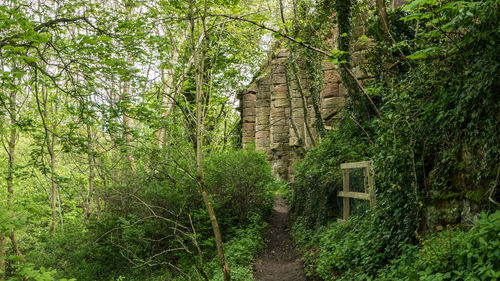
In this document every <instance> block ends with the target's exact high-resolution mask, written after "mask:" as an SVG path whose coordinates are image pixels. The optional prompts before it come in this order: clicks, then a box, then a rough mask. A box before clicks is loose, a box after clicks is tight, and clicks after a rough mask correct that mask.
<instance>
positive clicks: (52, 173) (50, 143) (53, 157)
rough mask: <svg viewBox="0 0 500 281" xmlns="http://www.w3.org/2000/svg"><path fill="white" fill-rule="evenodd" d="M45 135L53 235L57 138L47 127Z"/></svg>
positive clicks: (45, 108)
mask: <svg viewBox="0 0 500 281" xmlns="http://www.w3.org/2000/svg"><path fill="white" fill-rule="evenodd" d="M47 97H48V93H47V90H46V89H44V88H43V118H44V119H45V122H47V120H48V108H47V99H48V98H47ZM45 131H46V132H45V133H46V135H47V139H46V143H47V151H48V152H49V157H50V162H49V167H50V209H51V217H52V221H51V224H50V233H51V234H52V235H53V234H54V233H56V230H57V183H56V178H55V170H56V155H55V152H54V143H55V140H56V137H55V135H54V133H53V132H49V131H48V129H47V127H45Z"/></svg>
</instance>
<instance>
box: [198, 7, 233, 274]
mask: <svg viewBox="0 0 500 281" xmlns="http://www.w3.org/2000/svg"><path fill="white" fill-rule="evenodd" d="M193 6H194V3H193V0H190V1H189V14H190V25H191V39H192V42H191V43H192V48H193V57H194V66H195V85H196V151H195V152H196V178H197V181H198V185H199V187H200V192H201V196H202V198H203V202H204V204H205V208H206V209H207V212H208V215H209V217H210V222H211V224H212V230H213V233H214V237H215V244H216V247H217V254H218V256H219V263H220V266H221V269H222V274H223V276H224V281H230V280H231V271H230V268H229V264H228V263H227V261H226V258H225V257H224V248H223V244H222V235H221V232H220V229H219V224H218V222H217V217H216V216H215V211H214V208H213V206H212V203H211V202H210V197H209V196H208V192H207V190H206V186H205V175H204V170H203V151H202V145H203V131H204V125H203V122H202V121H203V119H204V118H203V112H204V110H203V106H204V103H203V96H204V95H203V71H204V61H205V60H204V59H205V58H204V52H200V53H199V54H198V50H197V48H196V43H195V42H196V41H195V21H194V7H193ZM205 16H206V1H205V12H204V16H203V17H202V21H203V29H204V34H206V33H205V28H206V27H205ZM198 55H199V56H200V57H198Z"/></svg>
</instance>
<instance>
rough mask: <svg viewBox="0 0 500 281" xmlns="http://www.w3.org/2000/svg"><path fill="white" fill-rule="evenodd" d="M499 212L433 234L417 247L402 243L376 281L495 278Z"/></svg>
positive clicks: (499, 253) (499, 265) (498, 273)
mask: <svg viewBox="0 0 500 281" xmlns="http://www.w3.org/2000/svg"><path fill="white" fill-rule="evenodd" d="M499 233H500V211H497V212H495V213H494V214H491V215H489V216H487V215H485V214H483V215H482V219H481V220H480V221H479V222H478V223H477V224H476V225H475V226H474V227H473V228H472V229H471V230H470V231H469V232H463V231H460V230H457V231H452V230H446V231H443V232H440V233H435V234H434V235H432V236H431V237H430V238H429V239H428V240H427V241H424V242H423V243H422V245H421V246H413V245H405V246H404V247H405V250H404V251H403V254H402V255H401V257H399V258H397V259H395V260H393V261H392V262H391V264H390V265H388V266H387V267H386V268H385V269H384V270H383V271H381V273H380V274H379V276H378V278H377V280H449V281H455V280H457V281H458V280H498V279H499V278H500V271H499V270H498V269H499V268H500V259H499V257H500V236H499V235H498V234H499Z"/></svg>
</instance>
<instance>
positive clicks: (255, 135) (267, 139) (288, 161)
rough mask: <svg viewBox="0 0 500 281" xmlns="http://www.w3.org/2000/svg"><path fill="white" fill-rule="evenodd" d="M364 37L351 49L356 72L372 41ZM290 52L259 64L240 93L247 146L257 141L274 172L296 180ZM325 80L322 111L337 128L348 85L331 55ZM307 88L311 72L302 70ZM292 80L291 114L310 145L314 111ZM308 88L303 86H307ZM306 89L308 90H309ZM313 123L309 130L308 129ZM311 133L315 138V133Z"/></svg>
mask: <svg viewBox="0 0 500 281" xmlns="http://www.w3.org/2000/svg"><path fill="white" fill-rule="evenodd" d="M368 45H369V44H367V43H366V42H364V43H360V44H359V46H361V47H358V50H357V52H355V53H354V54H353V64H354V67H355V68H354V69H355V70H356V72H358V73H359V72H360V71H358V69H359V68H357V66H358V65H359V62H360V60H361V57H362V51H363V50H365V49H366V48H367V47H368ZM288 56H289V52H288V51H287V50H284V49H281V50H278V51H276V52H275V53H274V54H273V55H272V56H271V57H270V58H269V60H268V61H267V63H266V64H265V65H264V66H263V68H262V69H261V75H260V76H258V77H256V78H255V79H254V81H253V83H252V84H251V85H250V86H249V88H248V89H247V90H246V91H244V92H243V93H242V94H241V95H240V108H241V120H242V143H243V147H248V146H251V145H255V147H256V149H257V150H261V151H264V152H265V153H266V154H267V157H268V161H269V162H270V164H271V167H272V170H273V173H274V175H275V177H276V178H279V179H281V180H284V181H289V182H292V181H293V163H294V162H295V161H296V160H298V156H297V154H296V151H297V149H298V148H299V138H298V137H297V134H296V133H295V130H294V129H293V126H292V122H291V119H290V101H289V99H288V93H287V91H288V89H287V83H286V76H285V75H286V74H285V61H286V60H287V57H288ZM323 75H324V85H323V91H322V92H321V94H320V102H319V105H320V111H321V116H322V118H323V119H324V121H325V125H326V128H327V129H332V128H335V123H336V121H337V120H338V119H339V117H340V116H339V114H338V113H339V112H340V110H341V109H342V107H343V106H344V104H345V101H346V96H345V88H344V86H343V85H342V81H341V79H340V76H339V73H338V72H337V70H336V67H335V66H333V65H332V64H331V63H329V62H328V61H325V62H324V63H323ZM301 76H302V79H301V81H302V84H303V88H307V87H306V86H305V85H307V75H306V74H305V73H302V74H301ZM290 84H291V85H290V86H291V94H290V99H291V105H292V115H293V120H294V121H295V122H294V123H295V125H296V128H297V132H298V134H300V136H301V138H302V140H303V141H304V142H305V144H306V145H307V146H311V143H313V142H314V141H316V142H317V141H318V140H319V134H318V132H317V130H316V128H315V122H314V118H315V114H314V110H313V108H312V103H311V100H310V98H308V97H306V105H305V106H306V109H307V110H306V111H304V105H303V102H302V96H301V95H300V92H299V91H298V88H297V85H296V81H292V83H290ZM304 90H305V89H304ZM306 95H307V93H306ZM306 124H307V125H308V126H309V128H310V131H311V134H310V135H309V134H308V133H307V130H306ZM311 136H312V139H311Z"/></svg>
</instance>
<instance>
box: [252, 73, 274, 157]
mask: <svg viewBox="0 0 500 281" xmlns="http://www.w3.org/2000/svg"><path fill="white" fill-rule="evenodd" d="M256 84H257V100H256V112H257V113H256V123H255V124H256V125H255V126H256V127H255V148H256V149H257V150H260V151H264V152H265V153H266V154H267V155H268V160H271V157H270V149H269V146H270V123H269V121H270V112H271V84H272V79H271V75H270V73H265V74H264V75H263V76H261V77H259V78H258V79H257V80H256Z"/></svg>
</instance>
